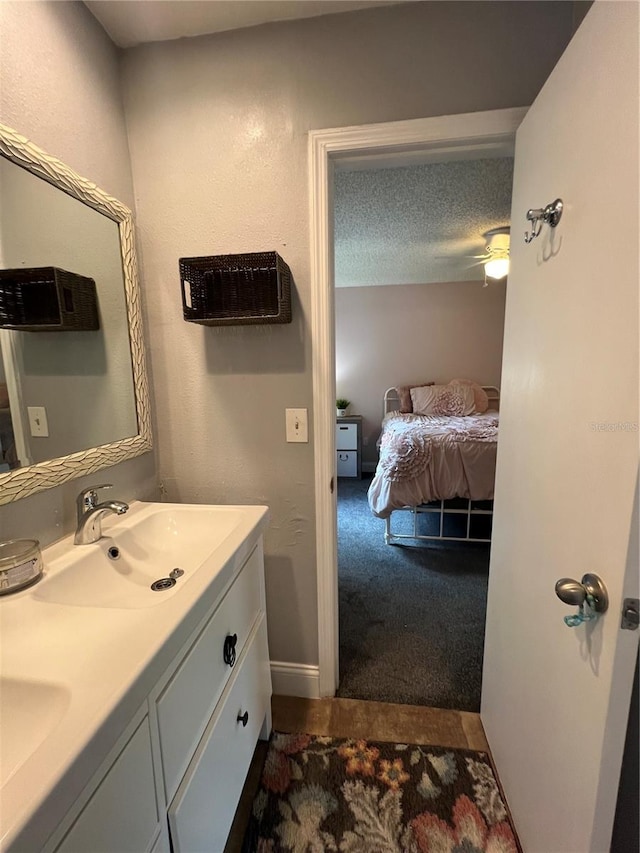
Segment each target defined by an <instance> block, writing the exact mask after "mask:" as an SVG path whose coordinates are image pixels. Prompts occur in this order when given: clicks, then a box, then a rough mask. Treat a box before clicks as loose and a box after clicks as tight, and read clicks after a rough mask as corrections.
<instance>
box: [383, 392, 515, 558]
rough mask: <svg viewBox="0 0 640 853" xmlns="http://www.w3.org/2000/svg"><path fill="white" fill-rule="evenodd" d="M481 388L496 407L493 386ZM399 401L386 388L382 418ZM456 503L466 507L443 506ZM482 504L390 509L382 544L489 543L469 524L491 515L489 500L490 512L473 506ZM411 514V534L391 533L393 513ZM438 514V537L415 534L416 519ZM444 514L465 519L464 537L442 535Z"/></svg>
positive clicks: (497, 399)
mask: <svg viewBox="0 0 640 853" xmlns="http://www.w3.org/2000/svg"><path fill="white" fill-rule="evenodd" d="M482 387H483V389H484V390H485V391H486V392H487V396H488V397H489V404H490V405H491V404H493V407H494V408H496V409H497V408H499V404H500V389H499V388H497V387H496V386H495V385H483V386H482ZM399 403H400V400H399V398H398V392H397V391H396V389H395V388H387V390H386V391H385V392H384V406H383V415H388V414H389V412H394V411H397V410H398V408H399ZM452 500H454V501H456V502H459V501H461V500H463V501H466V506H464V507H452V506H446V504H447V503H449V502H450V501H452ZM479 503H481V504H486V503H488V501H473V500H471V499H470V498H451V499H447V500H439V501H429V503H427V504H420V505H419V506H405V507H401V508H399V509H394V510H392V512H391V515H389V516H388V518H386V519H385V522H384V523H385V528H384V541H385V544H386V545H394V544H396V542H398V541H401V540H403V539H412V540H418V541H431V542H433V541H437V542H484V543H487V542H491V534H489V535H488V536H486V537H483V536H471V523H472V521H471V520H472V518H474V517H477V516H492V515H493V501H491V507H492V508H491V509H485V508H479V507H475V506H474V504H479ZM394 512H395V513H407V512H408V513H411V515H412V524H411V528H412V532H411V533H394V532H393V531H392V530H391V519H392V518H393V513H394ZM434 513H438V514H439V515H440V524H439V530H438V534H437V535H436V534H430V533H419V532H418V524H419V518H420V516H421V515H429V514H434ZM445 515H447V516H454V517H459V516H465V517H466V523H465V530H466V535H465V536H446V535H445V530H444V528H445Z"/></svg>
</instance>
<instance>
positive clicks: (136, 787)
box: [56, 717, 159, 853]
mask: <svg viewBox="0 0 640 853" xmlns="http://www.w3.org/2000/svg"><path fill="white" fill-rule="evenodd" d="M158 822H159V815H158V807H157V804H156V793H155V784H154V781H153V763H152V759H151V739H150V735H149V718H148V717H145V718H144V720H143V721H142V722H141V723H140V725H139V726H138V728H137V729H136V731H135V733H134V734H133V736H132V737H131V740H129V741H128V742H127V744H126V746H125V747H124V749H123V750H122V752H121V753H120V755H119V756H118V758H117V759H116V761H115V763H114V764H113V766H112V767H111V769H110V770H109V772H108V773H107V775H106V776H105V778H104V779H103V781H102V782H101V783H100V785H99V786H98V788H97V789H96V791H95V793H94V794H93V796H92V797H91V799H90V800H89V802H88V803H87V805H86V806H85V808H84V809H83V810H82V812H81V813H80V816H79V817H78V819H77V820H76V822H75V823H74V824H73V826H72V827H71V829H70V830H69V832H68V833H67V835H66V836H65V837H64V840H63V842H62V844H60V846H59V847H57V848H56V853H87V851H91V853H113V851H114V850H117V851H118V853H140V851H143V850H148V849H149V847H150V846H151V842H152V840H153V837H154V835H155V834H156V832H157V829H158Z"/></svg>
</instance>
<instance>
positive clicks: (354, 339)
mask: <svg viewBox="0 0 640 853" xmlns="http://www.w3.org/2000/svg"><path fill="white" fill-rule="evenodd" d="M505 291H506V285H505V283H504V282H502V283H495V284H491V285H489V286H488V287H483V286H482V283H481V282H478V281H462V282H446V283H440V284H407V285H383V286H380V285H376V286H373V287H337V288H336V292H335V308H336V391H337V394H338V396H339V397H346V398H347V399H348V400H350V401H351V407H350V409H349V414H359V415H362V416H363V425H362V436H363V445H364V446H363V448H362V458H363V464H364V465H365V469H366V470H373V467H372V466H374V465H375V463H376V461H377V458H378V454H377V452H376V440H377V438H378V436H379V434H380V421H381V417H382V398H383V394H384V392H385V390H386V389H387V388H390V387H391V386H394V385H408V384H410V383H411V382H415V383H416V384H419V383H420V382H430V381H431V382H433V381H435V382H448V381H449V380H450V379H455V378H458V379H475V380H476V381H477V382H479V383H480V384H481V385H498V386H499V385H500V371H501V367H502V335H503V329H504V303H505Z"/></svg>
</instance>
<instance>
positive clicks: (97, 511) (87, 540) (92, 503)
mask: <svg viewBox="0 0 640 853" xmlns="http://www.w3.org/2000/svg"><path fill="white" fill-rule="evenodd" d="M110 488H112V486H111V483H102V485H100V486H90V487H89V488H88V489H84V491H82V492H80V494H79V495H78V497H77V498H76V506H77V508H78V527H77V530H76V535H75V538H74V540H73V541H74V543H75V544H76V545H90V544H91V543H92V542H97V541H98V539H100V537H101V536H102V517H103V515H106V514H107V513H108V512H113V513H115V514H116V515H123V513H125V512H126V511H127V510H128V509H129V504H126V503H123V501H103V502H102V503H98V489H110Z"/></svg>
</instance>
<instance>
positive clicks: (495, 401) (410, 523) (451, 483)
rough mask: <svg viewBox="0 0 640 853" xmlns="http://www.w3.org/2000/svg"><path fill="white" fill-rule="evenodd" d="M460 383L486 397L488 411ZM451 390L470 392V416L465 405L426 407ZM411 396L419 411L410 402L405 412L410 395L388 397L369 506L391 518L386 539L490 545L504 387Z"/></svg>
mask: <svg viewBox="0 0 640 853" xmlns="http://www.w3.org/2000/svg"><path fill="white" fill-rule="evenodd" d="M458 383H465V385H466V386H468V388H470V389H471V390H473V391H474V392H475V391H476V389H477V392H476V393H477V394H480V393H482V394H483V395H484V399H483V400H482V405H481V404H480V402H476V400H480V398H479V397H477V396H476V397H475V399H474V395H473V394H469V392H468V391H467V389H463V388H461V387H460V385H458ZM451 384H454V385H455V387H454V388H453V391H454V392H455V393H456V394H457V393H462V391H463V390H464V391H465V392H466V393H467V397H465V400H466V402H465V403H464V404H463V405H464V411H463V409H462V408H461V405H460V404H459V401H456V403H455V405H450V406H448V405H444V406H443V405H442V403H441V402H440V408H435V407H432V406H431V405H430V404H429V403H428V402H427V403H426V404H425V405H424V406H422V407H421V404H420V401H421V400H422V399H431V400H433V399H435V398H436V397H437V396H438V394H439V395H440V397H439V399H440V401H442V400H443V399H444V398H445V397H446V396H447V393H448V389H449V388H450V386H451ZM415 389H426V390H424V391H416V390H415ZM411 394H412V395H414V394H415V395H416V403H417V404H418V405H416V406H415V407H414V406H413V405H412V403H411V402H410V403H409V404H408V406H407V397H406V389H396V388H389V389H387V391H386V392H385V395H384V403H383V407H384V417H383V421H382V433H381V436H380V439H379V441H378V448H379V451H380V458H379V461H378V465H377V468H376V472H375V475H374V478H373V481H372V483H371V486H370V487H369V490H368V501H369V507H370V509H371V511H372V512H373V514H374V515H376V516H377V517H379V518H383V519H385V541H386V542H387V543H388V544H395V543H396V542H398V541H401V540H404V539H415V540H434V539H436V540H448V541H451V540H453V541H468V542H489V541H490V540H491V519H492V512H493V487H494V480H495V466H496V450H497V439H498V419H499V415H498V406H499V398H500V392H499V390H498V388H496V387H495V386H479V385H477V384H476V383H472V382H470V381H467V380H456V381H455V382H454V383H449V384H448V385H447V386H444V385H435V384H434V383H429V384H428V385H424V386H413V388H412V389H411ZM420 395H422V397H421V396H420ZM449 396H452V395H449ZM407 408H409V409H411V408H414V411H407ZM483 408H484V409H486V410H485V411H482V409H483ZM422 412H427V413H426V414H425V413H422Z"/></svg>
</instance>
